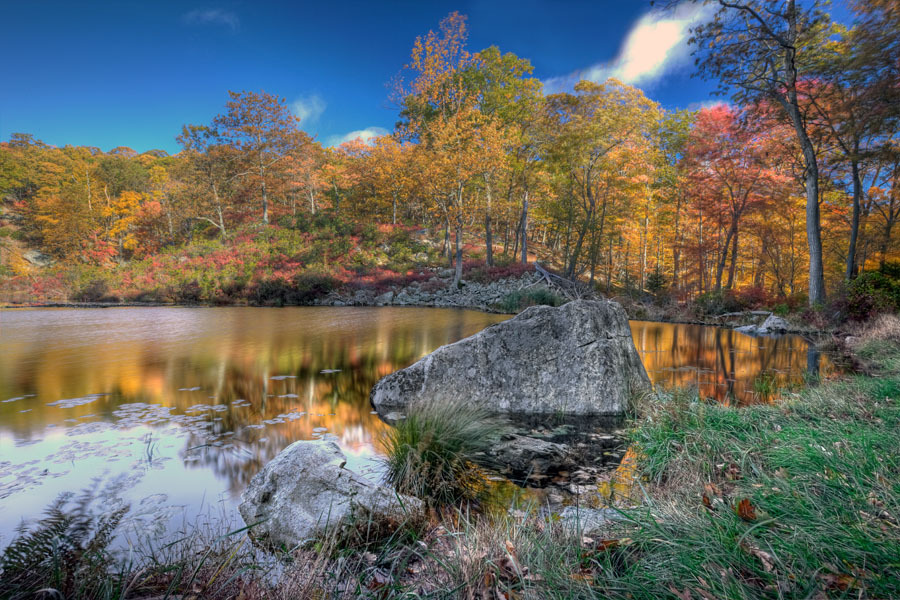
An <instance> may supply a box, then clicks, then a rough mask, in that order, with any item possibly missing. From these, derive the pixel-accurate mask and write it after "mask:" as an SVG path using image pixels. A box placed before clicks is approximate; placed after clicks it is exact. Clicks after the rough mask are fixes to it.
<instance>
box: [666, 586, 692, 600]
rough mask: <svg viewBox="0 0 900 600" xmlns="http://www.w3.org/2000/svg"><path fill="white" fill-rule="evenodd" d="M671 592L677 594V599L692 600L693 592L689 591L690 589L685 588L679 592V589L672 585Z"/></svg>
mask: <svg viewBox="0 0 900 600" xmlns="http://www.w3.org/2000/svg"><path fill="white" fill-rule="evenodd" d="M669 591H670V592H672V593H673V594H675V596H676V597H677V598H679V599H680V600H691V590H689V589H688V588H684V589H683V590H681V591H680V592H679V591H678V588H676V587H675V586H673V585H670V586H669Z"/></svg>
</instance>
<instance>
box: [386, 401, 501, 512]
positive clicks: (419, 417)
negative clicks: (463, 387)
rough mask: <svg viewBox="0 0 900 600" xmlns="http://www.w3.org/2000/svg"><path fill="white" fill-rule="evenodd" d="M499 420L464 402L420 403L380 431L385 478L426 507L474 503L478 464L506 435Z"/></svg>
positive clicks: (480, 475) (481, 485)
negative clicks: (419, 500)
mask: <svg viewBox="0 0 900 600" xmlns="http://www.w3.org/2000/svg"><path fill="white" fill-rule="evenodd" d="M506 428H507V425H506V423H505V422H504V421H502V420H500V419H499V418H497V417H496V416H494V415H492V414H491V413H489V412H488V411H486V410H484V409H481V408H478V407H475V406H472V405H471V404H466V403H464V402H445V403H423V404H419V405H415V406H412V407H410V409H409V411H408V413H407V415H406V418H405V419H402V420H400V421H399V422H398V423H397V424H396V425H395V426H394V427H392V428H391V429H389V430H388V431H386V432H385V434H384V437H383V439H382V445H383V447H384V451H385V458H384V464H385V467H386V475H385V479H386V481H387V483H389V484H390V485H391V486H393V487H394V489H396V490H397V491H398V492H400V493H402V494H407V495H410V496H415V497H417V498H421V499H422V500H423V501H425V503H426V504H428V505H429V506H446V505H454V504H458V503H460V502H468V501H474V500H478V499H479V498H480V497H482V495H483V494H484V492H485V483H486V479H485V475H484V472H483V470H482V469H481V468H480V467H479V466H478V463H479V461H481V462H484V460H485V453H486V452H487V451H488V450H489V449H490V448H491V447H492V446H493V445H494V444H495V443H497V441H499V439H500V436H501V435H502V434H503V433H504V432H505V431H506Z"/></svg>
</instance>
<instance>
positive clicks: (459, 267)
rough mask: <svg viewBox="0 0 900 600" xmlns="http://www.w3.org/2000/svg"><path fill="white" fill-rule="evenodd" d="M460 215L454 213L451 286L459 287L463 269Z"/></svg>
mask: <svg viewBox="0 0 900 600" xmlns="http://www.w3.org/2000/svg"><path fill="white" fill-rule="evenodd" d="M462 231H463V224H462V215H461V214H459V213H458V212H457V214H456V273H455V274H454V275H453V287H454V288H459V283H460V281H462V269H463V260H462Z"/></svg>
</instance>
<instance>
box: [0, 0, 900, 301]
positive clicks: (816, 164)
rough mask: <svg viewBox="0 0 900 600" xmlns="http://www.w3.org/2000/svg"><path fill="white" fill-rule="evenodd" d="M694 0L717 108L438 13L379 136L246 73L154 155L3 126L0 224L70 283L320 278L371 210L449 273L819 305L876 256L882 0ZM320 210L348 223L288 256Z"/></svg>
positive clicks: (888, 66)
mask: <svg viewBox="0 0 900 600" xmlns="http://www.w3.org/2000/svg"><path fill="white" fill-rule="evenodd" d="M710 4H711V8H712V12H711V13H710V15H711V16H710V17H709V18H708V19H707V20H706V21H704V22H703V23H702V24H701V25H699V26H697V27H696V28H695V29H694V30H693V38H692V40H691V41H692V43H693V45H694V48H695V57H696V59H697V65H698V73H699V75H701V76H704V77H707V78H709V79H712V80H715V81H718V82H719V83H720V84H721V85H722V88H723V91H728V92H729V93H730V94H731V102H730V103H725V102H721V103H715V104H711V105H710V106H708V107H704V108H701V109H699V110H680V111H667V110H664V109H663V108H662V107H661V106H660V105H659V104H658V103H656V102H654V101H653V100H651V99H650V98H648V97H647V96H646V95H645V94H644V92H642V91H641V90H640V89H638V88H636V87H633V86H629V85H626V84H624V83H622V82H620V81H616V80H614V79H610V80H607V81H605V82H604V83H593V82H590V81H581V82H579V83H577V84H576V85H575V86H574V89H573V90H572V91H571V92H562V93H545V91H544V90H543V87H542V84H541V82H540V81H539V80H538V79H536V78H534V77H533V76H532V66H531V64H530V63H529V61H528V60H526V59H523V58H520V57H518V56H516V55H514V54H511V53H503V52H501V51H500V50H499V49H498V48H496V47H490V48H487V49H484V50H481V51H479V52H470V51H469V50H468V49H467V44H466V41H467V40H466V38H467V31H466V18H465V17H464V16H462V15H459V14H457V13H453V14H451V15H449V16H448V17H446V18H445V19H444V20H443V21H442V22H441V23H440V27H439V29H438V30H437V31H431V32H429V33H428V34H427V35H424V36H422V37H420V38H418V39H417V40H416V42H415V44H414V46H413V48H412V52H411V55H410V60H409V63H408V64H407V65H405V66H404V68H403V70H402V71H401V74H400V75H399V76H398V78H397V80H396V81H395V82H394V83H393V87H392V100H393V101H394V102H395V103H396V104H397V105H398V110H399V120H398V123H397V126H396V128H395V130H394V131H393V132H392V133H390V134H388V135H383V136H381V137H377V138H374V139H372V140H369V141H367V142H363V141H362V140H359V139H357V140H354V141H350V142H346V143H343V144H341V145H339V146H337V147H326V146H324V145H323V144H322V143H320V142H319V141H317V140H315V139H314V138H312V137H311V136H309V135H308V134H307V133H305V132H304V131H303V130H302V129H301V126H302V123H300V121H299V119H298V118H297V117H296V116H294V114H292V112H291V109H290V107H289V105H288V104H287V103H286V102H285V100H284V99H283V98H280V97H279V96H277V95H273V94H270V93H266V92H263V91H260V92H252V91H242V92H229V96H228V98H227V101H226V103H225V106H224V109H223V110H222V112H221V114H219V115H217V116H215V117H214V118H213V119H211V120H210V122H208V123H205V124H188V125H184V126H183V128H182V130H181V133H180V135H178V137H177V141H178V143H179V145H180V147H181V151H180V152H178V153H177V154H175V155H172V156H170V155H168V154H167V153H166V152H164V151H161V150H153V151H149V152H144V153H138V152H135V151H133V150H131V149H130V148H127V147H119V148H115V149H113V150H111V151H109V152H103V151H101V150H100V149H98V148H93V147H83V146H65V147H54V146H50V145H47V144H44V143H42V142H41V141H39V140H37V139H34V137H32V136H30V135H27V134H13V135H12V136H11V138H10V140H9V141H8V142H4V143H2V151H0V191H2V193H3V196H4V198H5V204H4V206H5V207H6V208H5V212H6V213H7V214H6V217H7V219H6V220H7V226H5V227H4V228H3V229H2V230H0V232H2V234H3V235H4V236H5V237H6V238H10V237H12V238H18V239H19V240H20V241H21V242H22V243H27V244H29V245H31V246H34V247H37V248H40V249H41V250H42V251H43V252H45V253H47V254H49V255H51V256H52V257H54V258H55V259H56V263H57V264H56V267H54V269H56V270H55V271H53V273H55V275H54V276H56V277H57V278H59V280H60V281H63V280H65V282H68V283H64V284H60V285H69V286H70V287H72V286H73V285H75V284H73V283H72V282H73V281H76V280H77V281H78V282H79V283H78V285H84V283H85V281H86V279H85V278H96V277H99V276H101V275H98V273H99V274H102V273H104V272H110V273H118V274H119V275H118V277H119V279H118V280H117V281H119V282H120V283H121V281H122V277H123V275H122V273H131V275H127V276H126V279H129V278H130V279H129V282H130V284H131V285H133V286H138V285H140V286H142V289H150V288H152V287H153V286H154V285H156V284H158V283H159V282H158V281H154V277H155V275H154V273H157V272H158V270H157V271H154V270H153V268H152V265H157V266H159V264H160V260H161V259H160V257H165V256H168V257H177V256H179V255H184V256H192V255H194V254H203V253H206V255H207V256H209V255H215V260H213V261H212V262H210V263H209V264H210V268H211V269H213V270H214V271H215V273H218V275H219V276H220V277H225V276H226V274H227V277H229V278H230V280H231V281H232V283H233V284H234V285H244V286H246V285H253V284H254V282H259V281H261V280H264V279H266V278H271V277H290V276H291V273H292V272H295V271H299V270H304V269H305V270H310V269H315V270H316V272H321V273H325V274H328V273H332V274H334V271H335V270H346V269H347V261H348V260H350V259H352V258H353V257H354V255H355V254H360V253H361V252H362V250H360V246H359V245H358V244H357V243H356V241H357V240H358V239H359V238H360V236H362V237H365V234H364V230H366V228H369V229H371V228H372V227H373V226H375V224H380V225H381V226H382V230H390V229H391V228H387V227H385V226H386V225H394V226H396V228H397V229H404V228H405V229H406V230H410V229H428V230H429V231H430V232H431V235H432V236H433V238H434V239H437V240H438V241H439V242H440V241H442V242H443V245H442V246H441V248H442V251H443V254H444V255H445V258H446V259H447V260H448V261H449V264H450V265H453V266H455V267H456V279H457V281H458V280H459V278H461V277H462V273H463V271H462V269H463V264H464V262H465V261H467V260H470V259H473V258H477V259H479V260H483V261H485V262H486V263H487V264H488V265H493V264H494V262H495V261H497V260H499V258H500V257H499V256H498V254H502V255H504V257H505V260H506V261H507V262H508V261H509V259H510V257H517V260H522V261H526V260H528V257H529V256H533V255H535V254H536V255H537V256H539V257H540V260H542V261H544V262H545V263H547V264H549V265H552V266H554V267H556V268H557V270H558V271H560V272H561V273H563V274H564V275H565V276H567V277H570V278H581V279H583V280H585V281H590V282H592V283H594V284H596V285H597V286H599V287H600V288H601V289H605V290H612V289H616V290H621V289H625V290H636V291H640V292H643V291H649V292H654V293H655V292H658V291H659V290H661V289H663V288H665V289H666V290H668V292H669V293H670V294H671V296H672V297H676V298H680V299H691V298H697V297H700V296H701V295H704V296H709V295H710V294H713V295H714V294H723V293H726V292H732V293H734V292H735V291H736V290H743V293H749V294H761V295H765V296H767V297H770V298H775V299H779V300H782V301H784V302H794V303H798V304H799V303H804V304H805V303H806V301H807V300H808V302H809V303H810V304H811V305H821V304H822V303H823V302H825V300H826V298H827V296H826V290H828V291H831V290H838V289H842V288H843V287H845V286H846V284H847V282H850V281H851V280H853V279H854V278H856V277H857V276H858V275H859V274H860V273H861V272H871V271H877V270H879V268H884V267H885V265H886V264H888V263H890V262H891V261H892V260H895V259H896V258H897V252H898V249H897V243H896V238H897V235H896V232H895V231H894V230H895V225H896V223H897V220H898V218H900V185H898V184H900V181H898V178H900V139H898V123H900V102H898V97H900V75H898V73H900V42H898V37H900V36H898V35H897V32H898V31H900V8H898V6H900V3H897V2H896V1H895V0H874V1H865V2H863V1H859V2H856V3H855V4H853V9H854V12H853V19H854V20H853V23H851V24H840V23H836V22H834V21H832V19H831V17H830V15H829V14H828V12H826V10H825V8H827V6H826V4H825V3H824V2H819V1H814V2H806V3H803V2H797V3H795V2H793V1H791V2H784V1H775V0H753V1H749V0H748V1H747V2H737V3H724V2H711V3H710ZM12 214H15V215H16V218H15V219H14V220H10V218H9V217H10V215H12ZM334 223H340V224H341V227H347V228H348V229H347V231H349V232H350V234H351V238H352V239H353V240H355V241H353V242H351V243H349V245H347V246H346V247H342V248H339V249H337V251H335V250H334V249H332V250H331V253H330V257H329V252H328V251H326V252H324V253H323V252H315V253H312V255H311V254H310V253H309V252H301V251H300V248H301V247H302V246H303V244H307V245H309V243H311V242H310V240H311V239H312V238H311V237H310V236H313V237H315V232H316V229H317V228H319V229H322V228H324V230H323V231H324V232H325V233H324V234H322V232H321V231H320V237H321V236H322V235H328V232H329V231H331V232H332V233H333V232H334ZM328 227H331V228H332V229H331V230H329V229H328ZM260 239H262V240H264V241H266V244H268V245H260V243H259V240H260ZM278 240H280V241H278ZM284 240H291V241H290V242H289V243H282V242H284ZM198 244H200V245H201V246H202V249H200V250H197V249H196V248H197V245H198ZM253 244H256V245H255V246H254V248H255V249H256V250H255V253H253V255H252V256H248V255H247V254H246V253H244V254H241V252H240V251H239V250H237V248H238V247H239V246H241V245H243V246H251V245H253ZM279 244H280V245H279ZM263 246H265V247H263ZM275 246H277V249H276V248H275ZM225 249H230V250H228V251H226V250H225ZM229 252H230V253H229ZM357 258H359V257H357ZM357 262H358V263H360V264H361V265H362V266H363V267H364V266H365V264H364V263H365V260H363V259H361V258H360V259H359V260H358V261H357ZM376 263H377V261H375V262H374V263H373V264H372V265H370V266H372V267H373V268H376V267H378V266H379V265H378V264H376ZM357 266H360V265H357ZM173 268H174V269H176V270H177V268H178V265H177V264H176V263H171V264H170V270H171V269H173ZM4 269H5V271H6V272H5V273H3V275H4V276H6V277H7V278H11V279H13V280H15V279H16V278H18V280H19V281H24V280H27V281H32V280H34V281H37V280H40V278H41V277H44V278H45V279H46V274H34V273H33V272H29V271H28V269H26V268H25V267H24V266H22V265H20V264H18V263H15V262H12V263H9V262H8V263H7V264H6V265H5V266H4ZM292 270H293V271H292ZM357 272H362V271H361V270H360V269H357ZM63 273H65V275H63ZM72 273H76V274H77V275H73V274H72ZM86 274H88V275H86ZM139 277H140V278H142V279H141V281H140V283H139V284H138V283H136V282H135V281H136V280H137V279H138V278H139ZM66 278H68V279H66ZM132 280H134V281H132ZM41 281H43V280H41Z"/></svg>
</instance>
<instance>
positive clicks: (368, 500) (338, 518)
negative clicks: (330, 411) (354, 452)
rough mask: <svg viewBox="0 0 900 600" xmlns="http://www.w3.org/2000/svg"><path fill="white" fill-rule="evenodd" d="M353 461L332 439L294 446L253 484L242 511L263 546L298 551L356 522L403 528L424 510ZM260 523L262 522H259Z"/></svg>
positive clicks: (276, 459) (242, 499)
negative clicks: (374, 480)
mask: <svg viewBox="0 0 900 600" xmlns="http://www.w3.org/2000/svg"><path fill="white" fill-rule="evenodd" d="M346 462H347V460H346V458H345V457H344V454H343V452H341V449H340V448H339V447H338V445H337V444H336V443H335V442H334V441H333V440H331V439H323V440H312V441H299V442H294V443H293V444H291V445H290V446H288V447H287V448H285V449H284V450H282V451H281V453H280V454H278V456H276V457H275V458H274V459H272V460H271V461H270V462H269V463H268V464H267V465H266V466H265V467H263V469H262V470H261V471H260V472H259V473H257V474H256V475H255V476H254V477H253V479H252V480H251V481H250V485H249V486H248V487H247V489H246V490H245V491H244V493H243V494H242V495H241V504H240V506H238V511H239V512H240V513H241V517H243V519H244V522H245V523H247V525H254V526H253V527H252V528H251V529H250V535H251V537H253V539H254V540H255V541H256V542H258V543H260V544H261V545H263V546H271V547H276V548H284V547H286V548H293V547H295V546H298V545H300V544H303V543H306V542H308V541H310V540H313V539H316V538H317V537H319V536H321V535H323V534H324V533H326V531H331V530H333V528H335V527H340V526H343V525H345V524H346V523H347V520H348V519H350V518H354V517H356V518H361V519H368V518H374V519H379V520H381V519H390V520H396V522H397V523H398V524H399V523H401V522H402V520H403V519H404V518H405V516H406V515H408V514H410V513H411V512H414V511H417V510H419V509H420V508H421V502H420V501H419V500H417V499H415V498H410V497H407V496H399V495H397V494H396V493H395V492H394V491H393V490H391V489H389V488H386V487H382V486H378V485H375V484H373V483H371V482H368V481H366V480H364V479H363V478H361V477H360V476H359V475H358V474H356V473H354V472H353V471H351V470H349V469H346V468H344V465H345V464H346ZM257 523H258V524H257Z"/></svg>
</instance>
